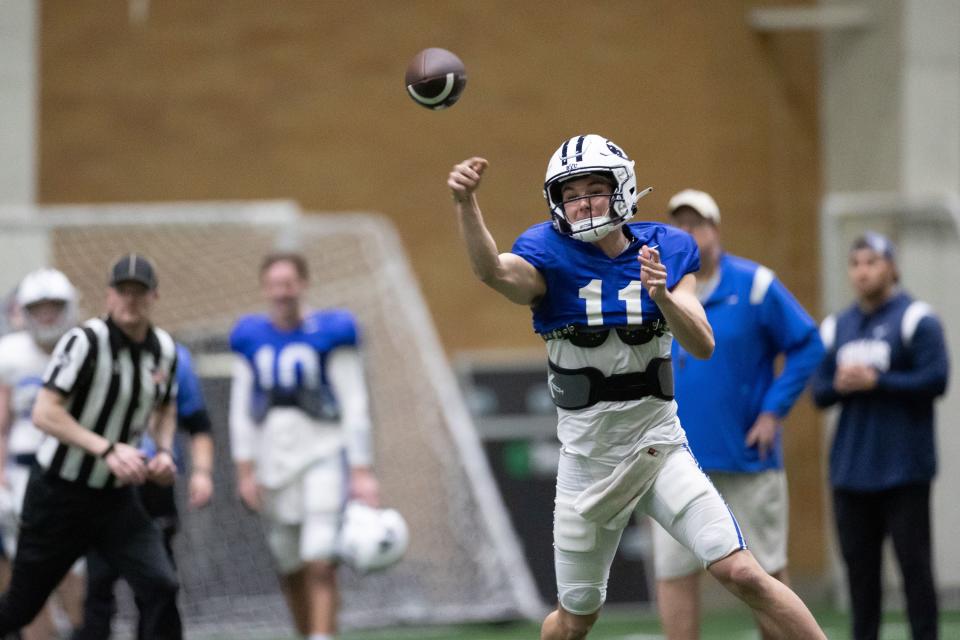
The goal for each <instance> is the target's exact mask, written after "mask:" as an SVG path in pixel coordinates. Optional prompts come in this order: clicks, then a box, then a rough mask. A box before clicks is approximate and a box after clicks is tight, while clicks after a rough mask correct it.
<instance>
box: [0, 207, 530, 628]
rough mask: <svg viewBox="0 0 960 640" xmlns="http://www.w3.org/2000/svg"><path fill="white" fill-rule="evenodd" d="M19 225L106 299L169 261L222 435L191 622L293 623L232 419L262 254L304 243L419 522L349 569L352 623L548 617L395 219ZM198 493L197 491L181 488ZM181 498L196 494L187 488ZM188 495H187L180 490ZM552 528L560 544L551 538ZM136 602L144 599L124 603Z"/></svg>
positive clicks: (187, 546)
mask: <svg viewBox="0 0 960 640" xmlns="http://www.w3.org/2000/svg"><path fill="white" fill-rule="evenodd" d="M0 226H2V227H3V232H4V234H14V235H16V234H17V233H22V234H24V236H26V235H28V234H33V235H34V236H35V235H36V233H37V230H38V229H40V230H42V232H43V234H44V236H45V238H46V245H47V246H46V250H47V255H48V257H49V262H50V264H51V266H55V267H57V268H59V269H61V270H63V271H64V272H65V273H66V274H67V275H68V276H69V277H70V278H71V280H73V282H74V284H75V285H76V286H77V288H78V290H79V291H80V293H81V308H82V312H83V315H84V317H87V316H90V315H96V314H99V313H101V312H102V301H103V290H104V287H105V285H106V274H107V268H108V266H109V264H110V263H111V261H112V260H113V259H114V258H116V257H117V256H118V255H122V254H124V253H126V252H130V251H138V252H142V253H143V254H145V255H147V256H149V257H150V258H151V260H153V261H154V263H155V264H156V267H157V272H158V276H159V283H160V284H159V295H160V299H159V301H158V302H157V305H156V308H155V314H154V319H155V321H156V323H157V325H158V326H161V327H163V328H165V329H167V330H169V331H170V332H171V333H172V334H173V335H174V337H175V338H177V339H178V340H179V341H181V342H183V343H184V344H186V345H187V346H188V347H190V348H191V349H192V350H193V352H194V356H195V360H196V364H197V368H198V370H199V371H200V373H201V376H202V378H203V383H204V391H205V394H206V399H207V403H208V406H209V410H210V414H211V418H212V420H213V423H214V437H215V440H216V442H217V463H216V470H215V481H216V493H215V498H214V501H213V503H212V504H211V506H210V507H208V508H207V509H205V510H202V511H196V512H190V511H187V510H186V509H183V511H182V513H181V521H182V529H181V533H180V534H179V535H178V537H177V541H176V551H177V558H178V567H179V572H180V576H181V582H182V593H183V597H182V605H183V612H184V617H185V621H186V624H187V625H188V627H189V628H190V630H191V634H193V635H197V636H203V637H206V636H210V635H217V634H226V635H225V636H224V637H258V634H260V635H262V634H263V633H268V632H274V631H278V630H282V629H287V628H289V616H288V614H287V612H286V607H285V606H284V602H283V598H282V596H281V595H280V591H279V587H278V585H277V582H276V578H275V576H274V572H273V569H272V566H271V562H270V557H269V554H268V552H267V550H266V546H265V543H264V540H263V535H262V532H261V531H260V524H259V521H258V519H257V518H256V517H254V516H252V515H250V514H248V513H247V512H246V511H245V510H244V509H243V508H242V507H241V506H240V503H239V502H238V500H237V499H236V497H235V493H234V486H233V469H232V463H231V460H230V455H229V444H228V440H229V436H228V430H227V425H226V419H227V409H228V407H227V405H228V398H229V380H228V376H229V371H228V367H226V366H225V365H226V364H227V363H228V362H229V359H230V358H229V355H228V354H227V346H226V344H227V341H226V339H227V335H228V332H229V330H230V327H231V326H232V324H233V322H234V321H235V320H236V318H237V317H238V316H239V315H241V314H243V313H250V312H254V311H258V310H261V309H262V307H263V304H262V300H261V294H260V290H259V283H258V267H259V263H260V260H261V258H262V257H263V255H264V254H266V253H267V252H269V251H271V250H274V249H277V248H282V249H296V250H298V251H300V252H301V253H303V255H304V256H305V257H306V259H307V262H308V264H309V267H310V272H311V283H310V287H309V289H308V292H307V296H306V297H307V303H308V306H311V307H313V308H325V307H345V308H347V309H349V310H350V311H352V312H353V313H354V314H355V315H356V316H357V318H358V322H359V325H360V327H361V333H362V337H363V353H364V358H365V364H366V372H367V377H368V382H369V385H370V400H371V411H372V414H373V420H374V425H375V426H374V438H375V460H376V468H377V473H378V476H379V478H380V480H381V485H382V487H381V491H382V497H383V501H384V503H385V504H386V505H388V506H392V507H395V508H397V509H398V510H399V511H400V512H401V513H403V515H404V516H405V518H406V519H407V521H408V523H409V526H410V530H411V544H410V549H409V551H408V553H407V556H406V557H405V559H404V560H403V561H402V562H401V563H400V564H398V565H397V566H396V567H394V568H392V569H391V570H389V571H387V572H384V573H380V574H374V575H370V576H362V577H361V576H356V575H354V574H353V573H352V572H351V571H350V570H349V569H346V568H345V569H343V570H342V571H341V588H342V602H343V606H342V613H341V616H340V617H341V621H342V624H343V626H344V627H345V628H372V627H392V626H397V625H405V624H430V623H454V622H468V621H490V620H506V619H511V618H518V617H526V618H534V617H537V616H539V615H540V614H541V613H543V610H544V605H543V603H542V602H541V601H540V599H539V596H538V594H537V591H536V588H535V586H534V582H533V578H532V575H531V573H530V571H529V568H528V564H527V562H526V560H525V559H524V556H523V552H522V550H521V548H520V543H519V541H518V538H517V536H516V534H515V532H514V530H513V527H512V525H511V523H510V520H509V517H508V516H507V512H506V510H505V507H504V505H503V502H502V500H501V497H500V494H499V492H498V490H497V488H496V485H495V483H494V480H493V477H492V474H491V471H490V469H489V467H488V464H487V461H486V458H485V456H484V453H483V450H482V447H481V444H480V441H479V438H478V436H477V434H476V432H475V430H474V427H473V424H472V421H471V419H470V416H469V413H468V411H467V409H466V407H465V405H464V401H463V399H462V397H461V394H460V391H459V388H458V386H457V383H456V378H455V376H454V373H453V372H452V370H451V368H450V366H449V364H448V362H447V360H446V357H445V355H444V353H443V349H442V346H441V344H440V341H439V339H438V336H437V332H436V330H435V328H434V325H433V322H432V319H431V317H430V314H429V311H428V309H427V306H426V304H425V302H424V299H423V296H422V294H421V291H420V288H419V286H418V284H417V281H416V278H415V276H414V274H413V272H412V270H411V268H410V266H409V262H408V260H407V258H406V255H405V253H404V250H403V247H402V243H401V241H400V239H399V237H398V235H397V233H396V230H395V229H394V227H393V226H392V223H391V222H390V221H389V220H388V219H386V218H385V217H382V216H378V215H374V214H361V213H356V214H303V213H301V212H300V211H299V210H298V208H297V206H296V205H295V204H293V203H289V202H262V203H232V202H222V203H219V202H218V203H172V204H150V205H142V204H133V205H106V206H99V205H98V206H82V205H79V206H49V207H42V208H41V211H40V213H39V215H37V216H34V217H33V218H32V219H31V220H29V221H19V222H15V221H2V222H0ZM181 489H182V487H181ZM181 497H182V496H181ZM181 504H182V503H181ZM547 543H548V541H544V544H547ZM122 610H123V611H125V612H126V613H127V614H129V613H131V611H130V608H129V604H126V605H125V606H123V607H122Z"/></svg>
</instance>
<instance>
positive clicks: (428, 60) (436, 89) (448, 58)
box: [405, 47, 467, 110]
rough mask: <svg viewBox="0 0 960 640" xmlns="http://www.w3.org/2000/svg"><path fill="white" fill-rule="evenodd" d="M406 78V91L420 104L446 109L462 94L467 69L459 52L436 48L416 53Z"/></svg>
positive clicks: (409, 65)
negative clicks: (458, 54) (457, 54)
mask: <svg viewBox="0 0 960 640" xmlns="http://www.w3.org/2000/svg"><path fill="white" fill-rule="evenodd" d="M405 81H406V85H407V93H409V94H410V97H411V98H413V101H414V102H416V103H417V104H419V105H420V106H421V107H426V108H427V109H433V110H439V109H446V108H447V107H450V106H453V104H455V103H456V102H457V100H459V99H460V96H461V95H462V94H463V90H464V88H465V87H466V86H467V70H466V68H465V67H464V66H463V62H461V61H460V58H458V57H457V56H456V54H454V53H452V52H450V51H447V50H446V49H438V48H435V47H434V48H430V49H424V50H423V51H421V52H420V53H418V54H417V55H415V56H413V59H412V60H410V64H408V65H407V74H406V77H405Z"/></svg>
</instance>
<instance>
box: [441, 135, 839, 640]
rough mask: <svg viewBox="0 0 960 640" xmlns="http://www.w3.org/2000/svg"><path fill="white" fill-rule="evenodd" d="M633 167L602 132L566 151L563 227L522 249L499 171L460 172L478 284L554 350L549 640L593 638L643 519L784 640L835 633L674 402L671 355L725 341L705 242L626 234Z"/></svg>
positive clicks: (456, 182)
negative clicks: (802, 594) (484, 196)
mask: <svg viewBox="0 0 960 640" xmlns="http://www.w3.org/2000/svg"><path fill="white" fill-rule="evenodd" d="M633 167H634V163H633V161H632V160H630V159H629V158H628V157H627V155H626V154H625V153H624V152H623V150H622V149H621V148H620V147H618V146H617V145H616V144H614V143H613V142H611V141H609V140H607V139H605V138H603V137H601V136H598V135H584V136H575V137H573V138H570V139H569V140H567V141H565V142H564V143H563V144H562V145H561V146H560V148H558V149H557V151H556V152H555V153H554V154H553V156H552V157H551V158H550V161H549V164H548V165H547V174H546V181H545V183H544V196H545V197H546V200H547V204H548V206H549V211H550V216H551V218H552V222H544V223H540V224H537V225H534V226H533V227H531V228H530V229H528V230H527V231H526V232H524V233H523V234H522V235H521V236H520V237H519V238H518V239H517V241H516V242H515V243H514V245H513V249H512V250H511V251H510V252H507V253H500V252H499V251H498V250H497V245H496V242H495V241H494V239H493V237H492V236H491V235H490V232H489V231H488V230H487V228H486V226H485V225H484V222H483V217H482V216H481V213H480V207H479V204H478V203H477V196H476V190H477V188H478V187H479V185H480V182H481V178H482V176H483V173H484V171H485V170H486V168H487V161H486V160H484V159H483V158H470V159H469V160H465V161H464V162H462V163H460V164H458V165H456V166H455V167H454V168H453V170H452V171H451V172H450V174H449V176H448V179H447V185H448V186H449V187H450V189H451V191H452V195H453V200H454V205H455V208H456V211H457V215H458V218H459V222H460V230H461V234H462V236H463V239H464V242H465V244H466V249H467V253H468V255H469V257H470V262H471V265H472V267H473V270H474V273H475V274H476V275H477V277H478V278H480V280H481V281H482V282H484V283H485V284H487V285H488V286H490V287H491V288H493V289H494V290H495V291H497V292H499V293H501V294H502V295H504V296H505V297H506V298H507V299H509V300H510V301H512V302H515V303H517V304H523V305H528V306H530V308H531V309H532V311H533V326H534V330H535V331H536V332H537V333H538V334H540V336H541V337H543V338H544V340H545V341H546V347H547V355H548V366H549V375H548V385H549V388H550V393H551V396H552V397H553V400H554V403H555V404H556V405H557V415H558V424H557V433H558V436H559V438H560V442H561V455H560V465H559V469H558V471H557V494H556V503H555V504H556V508H555V512H554V559H555V567H556V574H557V590H558V596H559V604H558V606H557V608H556V610H555V611H553V612H552V613H550V615H548V616H547V618H546V620H544V623H543V627H542V630H541V638H542V639H544V640H554V639H561V638H563V639H576V638H584V637H586V635H587V634H588V633H589V631H590V628H591V627H592V626H593V624H594V622H595V621H596V619H597V617H598V616H599V611H600V608H601V607H602V606H603V602H604V599H605V596H606V584H607V578H608V576H609V571H610V563H611V562H612V561H613V557H614V553H615V551H616V548H617V546H618V544H619V542H620V536H621V533H622V532H623V528H624V527H625V525H626V523H627V522H628V520H629V519H630V517H631V516H632V515H633V514H634V513H645V514H649V515H651V516H652V517H653V518H654V519H655V520H657V521H658V522H659V523H660V524H661V525H663V526H664V527H665V528H666V529H667V530H668V531H669V532H670V533H671V534H672V535H674V536H675V537H676V538H677V539H678V540H680V541H681V542H682V543H683V544H685V545H686V546H687V547H688V548H690V549H691V550H692V551H693V552H694V554H695V555H696V556H697V558H698V559H699V560H700V561H701V562H702V563H703V566H705V567H707V569H708V570H709V571H710V573H711V574H713V575H714V576H715V577H716V578H717V579H718V580H720V582H721V583H723V585H724V586H725V587H727V588H728V589H729V590H730V591H732V592H733V593H734V594H736V595H737V596H738V597H740V598H741V599H742V600H744V601H745V602H746V603H747V604H748V605H750V607H752V608H753V609H754V611H755V612H756V614H757V616H758V618H759V619H760V620H761V621H762V622H761V624H762V625H763V628H764V630H766V631H769V632H770V633H771V635H774V636H775V637H783V638H824V635H823V633H822V632H821V631H820V629H819V627H818V626H817V623H816V621H815V620H814V619H813V616H812V615H811V614H810V612H809V611H808V610H807V608H806V607H805V606H804V604H803V602H801V601H800V599H799V598H798V597H797V596H796V595H795V594H794V593H793V592H792V591H790V589H789V588H787V587H786V586H784V585H783V584H782V583H780V582H778V581H777V580H775V579H773V578H771V577H770V576H769V575H767V573H766V572H764V571H763V569H762V568H761V567H760V565H759V564H757V562H756V560H754V558H753V556H752V555H751V554H750V553H749V551H747V550H746V547H745V545H744V542H743V538H742V537H741V535H740V530H739V527H738V526H737V523H736V520H735V519H734V518H733V516H732V515H731V513H730V511H729V509H728V508H727V506H726V505H725V504H724V502H723V500H722V499H721V498H720V495H719V494H718V493H717V491H716V489H714V488H713V485H711V484H710V481H709V480H708V479H707V477H706V476H705V475H704V474H703V472H702V471H700V469H699V467H698V466H697V463H696V460H694V458H693V456H692V455H691V453H690V451H689V449H688V448H687V446H686V438H685V436H684V433H683V429H682V428H681V426H680V421H679V420H678V419H677V409H676V403H675V402H674V401H673V384H672V381H673V374H672V370H671V369H672V366H671V360H670V346H671V343H672V341H673V339H674V338H676V340H677V341H678V342H680V344H681V345H682V346H683V347H684V349H685V350H686V351H687V352H688V353H690V354H691V355H692V356H693V357H697V358H708V357H709V356H710V354H711V353H712V351H713V347H714V343H713V332H712V330H711V328H710V324H709V323H708V322H707V318H706V315H705V314H704V311H703V307H702V306H701V305H700V302H699V301H698V300H697V297H696V295H695V286H696V277H695V276H694V275H693V273H694V272H695V271H697V269H698V268H699V266H700V259H699V254H698V252H697V247H696V244H695V243H694V241H693V239H692V238H691V237H690V236H689V235H687V234H686V233H684V232H682V231H680V230H678V229H675V228H673V227H669V226H666V225H663V224H657V223H652V222H636V223H629V224H626V223H627V221H628V220H629V219H630V218H632V217H633V215H634V213H635V212H636V206H637V200H638V198H640V197H641V196H643V195H645V194H646V193H647V192H648V191H649V189H646V190H644V191H639V190H638V188H637V180H636V175H635V173H634V168H633Z"/></svg>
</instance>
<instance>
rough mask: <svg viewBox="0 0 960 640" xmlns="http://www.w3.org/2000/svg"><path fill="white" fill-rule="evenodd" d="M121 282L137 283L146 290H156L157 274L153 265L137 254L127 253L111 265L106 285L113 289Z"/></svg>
mask: <svg viewBox="0 0 960 640" xmlns="http://www.w3.org/2000/svg"><path fill="white" fill-rule="evenodd" d="M121 282H139V283H140V284H142V285H143V286H145V287H146V288H147V289H156V288H157V272H156V270H155V269H154V268H153V264H151V262H150V261H149V260H147V259H146V258H144V257H143V256H141V255H140V254H138V253H128V254H127V255H125V256H123V257H122V258H120V259H119V260H117V261H116V262H114V263H113V267H112V268H111V269H110V281H109V282H108V284H109V285H110V286H111V287H115V286H117V285H118V284H120V283H121Z"/></svg>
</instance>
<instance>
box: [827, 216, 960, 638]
mask: <svg viewBox="0 0 960 640" xmlns="http://www.w3.org/2000/svg"><path fill="white" fill-rule="evenodd" d="M848 275H849V277H850V282H851V284H852V285H853V288H854V290H855V292H856V296H857V301H856V303H855V304H853V305H851V306H850V307H849V308H847V309H845V310H844V311H842V312H840V313H838V314H836V315H832V316H829V317H828V318H826V319H825V320H824V321H823V323H822V325H821V327H820V332H821V335H822V336H823V341H824V343H825V344H826V346H827V349H828V352H827V357H826V358H825V359H824V361H823V364H822V365H821V366H820V369H819V371H818V372H817V375H816V376H815V378H814V382H813V392H814V399H815V400H816V403H817V404H818V405H819V406H821V407H829V406H831V405H833V404H835V403H840V419H839V422H838V424H837V431H836V435H835V436H834V439H833V447H832V449H831V451H830V483H831V485H832V486H833V509H834V514H835V517H836V520H837V531H838V534H839V541H840V550H841V553H842V554H843V560H844V563H845V564H846V566H847V578H848V583H849V588H850V602H851V606H852V610H853V637H854V638H856V639H858V640H860V639H864V638H876V637H877V634H878V632H879V627H880V616H881V601H882V580H881V576H882V572H881V557H882V555H881V551H882V547H883V540H884V538H885V537H886V536H887V535H888V534H889V535H890V536H891V537H892V539H893V547H894V551H895V552H896V556H897V562H898V563H899V564H900V569H901V572H902V574H903V585H904V591H905V594H906V599H907V612H908V615H909V618H910V628H911V631H912V635H913V638H914V640H926V639H929V638H936V637H937V592H936V588H935V586H934V579H933V569H932V566H931V565H932V561H931V558H932V551H931V546H932V545H931V535H930V484H931V482H932V481H933V477H934V475H935V474H936V469H937V461H936V445H935V442H934V433H933V425H934V412H933V403H934V400H935V399H936V398H937V397H938V396H941V395H943V393H944V392H945V391H946V388H947V376H948V357H947V348H946V344H945V341H944V336H943V327H942V326H941V325H940V321H939V320H938V319H937V317H936V316H935V315H934V313H933V310H932V309H931V308H930V306H929V305H927V304H926V303H924V302H920V301H917V300H914V299H912V298H911V297H910V296H909V295H907V294H906V293H904V292H903V291H901V290H900V288H899V286H898V285H899V275H898V272H897V266H896V261H895V252H894V246H893V244H892V243H891V242H890V240H888V239H887V238H886V237H884V236H882V235H880V234H878V233H873V232H868V233H866V234H864V235H863V236H862V237H860V238H858V239H857V240H856V241H855V242H854V244H853V246H852V248H851V250H850V258H849V266H848Z"/></svg>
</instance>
